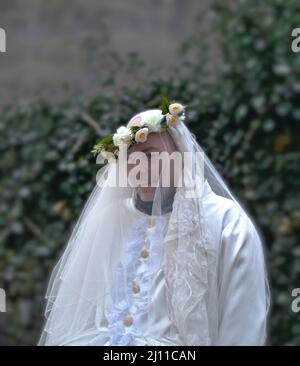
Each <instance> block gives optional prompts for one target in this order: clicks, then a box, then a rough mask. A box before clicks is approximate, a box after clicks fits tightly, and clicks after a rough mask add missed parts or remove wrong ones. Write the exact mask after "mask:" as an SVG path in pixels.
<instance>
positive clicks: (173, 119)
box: [167, 113, 178, 126]
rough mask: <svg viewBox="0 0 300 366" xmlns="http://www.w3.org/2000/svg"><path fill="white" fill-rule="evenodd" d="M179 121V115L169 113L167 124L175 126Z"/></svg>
mask: <svg viewBox="0 0 300 366" xmlns="http://www.w3.org/2000/svg"><path fill="white" fill-rule="evenodd" d="M177 121H178V116H176V115H175V114H170V113H168V114H167V124H168V126H174V125H176V123H177Z"/></svg>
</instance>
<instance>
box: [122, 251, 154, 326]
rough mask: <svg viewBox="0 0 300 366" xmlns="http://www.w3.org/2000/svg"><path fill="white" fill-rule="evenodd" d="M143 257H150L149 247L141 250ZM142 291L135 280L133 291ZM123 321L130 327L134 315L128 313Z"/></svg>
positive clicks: (135, 292)
mask: <svg viewBox="0 0 300 366" xmlns="http://www.w3.org/2000/svg"><path fill="white" fill-rule="evenodd" d="M141 257H142V258H144V259H147V258H148V257H149V250H148V249H147V248H145V247H144V248H143V249H142V251H141ZM140 291H141V288H140V285H139V284H138V283H137V282H133V284H132V292H133V293H134V294H138V293H139V292H140ZM123 323H124V325H125V326H126V327H130V326H131V325H132V324H133V316H132V315H130V314H128V315H126V316H125V317H124V319H123Z"/></svg>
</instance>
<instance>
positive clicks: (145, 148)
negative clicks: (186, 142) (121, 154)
mask: <svg viewBox="0 0 300 366" xmlns="http://www.w3.org/2000/svg"><path fill="white" fill-rule="evenodd" d="M175 150H176V149H175V145H174V142H173V140H172V138H171V137H170V135H169V134H168V133H167V132H161V133H159V132H152V133H150V134H149V135H148V138H147V141H145V142H142V143H137V144H135V145H133V146H132V147H131V148H130V149H129V151H128V156H129V157H130V155H131V154H132V153H134V152H143V153H144V154H145V156H146V158H147V161H148V164H147V166H145V167H143V166H142V167H141V166H140V168H141V174H144V177H146V178H148V182H146V183H147V184H142V185H139V186H138V187H137V192H138V194H139V196H140V198H141V199H142V200H143V201H153V199H154V196H155V190H156V187H155V186H153V182H154V181H158V177H157V173H158V175H159V176H160V175H161V172H162V163H161V161H157V162H156V163H154V164H153V160H152V163H151V153H152V152H156V153H159V154H160V153H162V152H166V153H168V154H172V152H174V151H175ZM154 162H155V160H154ZM139 164H140V162H139V161H137V162H136V164H128V173H129V172H130V171H131V169H133V168H134V167H135V166H136V165H139ZM157 165H158V166H157ZM143 168H144V169H143ZM152 168H153V170H152ZM145 173H146V174H145ZM170 176H171V181H170V185H171V186H172V188H173V176H174V166H173V164H170ZM151 178H152V186H151ZM142 180H144V179H142ZM145 185H146V186H145Z"/></svg>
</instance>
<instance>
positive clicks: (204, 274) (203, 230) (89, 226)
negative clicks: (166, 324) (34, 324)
mask: <svg viewBox="0 0 300 366" xmlns="http://www.w3.org/2000/svg"><path fill="white" fill-rule="evenodd" d="M158 113H159V114H161V111H160V110H147V111H144V112H142V113H140V114H139V115H142V116H143V117H145V116H146V117H147V116H151V115H155V114H156V115H157V114H158ZM166 133H167V134H169V136H171V139H172V141H173V142H174V144H175V146H176V150H177V151H179V152H180V153H184V152H190V153H192V156H193V163H192V169H191V171H190V178H191V179H193V181H194V182H196V183H197V182H198V183H197V184H196V188H195V187H194V189H193V192H195V189H196V191H197V192H198V193H199V194H198V195H191V196H189V194H188V191H189V189H190V188H189V187H187V186H186V184H183V186H182V187H177V188H176V193H175V195H174V198H173V202H172V210H171V214H170V220H169V223H168V227H167V230H166V235H165V252H164V256H163V258H161V259H160V261H161V263H160V264H161V266H162V267H163V268H164V272H165V274H166V284H167V300H168V309H169V314H170V317H171V318H172V320H173V322H174V323H175V324H176V326H177V328H178V330H179V333H180V336H181V340H182V344H183V345H190V346H191V345H211V344H213V343H214V340H215V338H216V334H217V327H218V318H217V314H218V311H217V305H218V303H217V302H218V294H217V268H218V256H217V248H216V243H214V242H213V240H212V238H211V235H210V232H209V230H208V225H207V224H206V217H205V212H203V209H202V200H201V197H202V189H203V183H204V182H207V183H208V184H209V186H210V187H211V188H212V190H213V191H214V192H215V193H216V194H217V195H220V196H223V197H225V198H228V199H230V200H232V201H233V202H234V203H235V204H236V205H237V207H239V209H240V210H243V208H242V207H241V205H240V204H239V202H238V201H237V200H236V199H235V198H234V196H233V195H232V194H231V192H230V190H229V189H228V187H227V186H226V184H225V183H224V181H223V179H222V178H221V177H220V175H219V174H218V172H217V171H216V169H215V168H214V167H213V165H212V163H211V162H210V161H209V159H208V158H207V156H206V155H205V153H204V152H203V150H202V148H201V146H200V145H199V144H198V143H197V142H196V140H195V139H194V137H193V136H192V134H191V133H190V131H189V130H188V128H187V127H186V125H185V124H184V123H183V122H182V121H181V122H179V123H178V124H176V125H174V126H172V127H170V128H169V129H168V131H167V132H166ZM164 143H165V140H164V139H163V138H162V144H164ZM197 153H200V155H199V156H201V157H202V159H203V168H204V170H203V172H204V181H203V180H201V179H199V181H198V180H197V179H198V178H197V176H196V179H195V171H196V169H195V165H196V161H197V156H198V155H197ZM118 165H119V162H118V161H113V162H110V163H109V164H108V165H107V166H106V167H105V169H103V170H102V172H101V175H100V177H98V184H97V185H96V186H95V188H94V190H93V192H92V193H91V195H90V197H89V199H88V201H87V203H86V205H85V207H84V209H83V211H82V213H81V216H80V218H79V220H78V222H77V224H76V226H75V227H74V229H73V232H72V235H71V237H70V239H69V241H68V243H67V246H66V248H65V250H64V253H63V255H62V256H61V258H60V260H59V262H58V263H57V265H56V266H55V268H54V270H53V273H52V275H51V278H50V283H49V286H48V289H47V293H46V298H47V306H46V311H45V315H46V323H45V326H44V330H43V332H42V336H41V338H40V341H39V345H67V344H70V343H72V342H75V343H76V340H77V339H79V338H80V337H82V335H84V336H85V337H87V339H91V338H93V337H96V336H97V334H98V333H99V332H100V331H101V329H103V326H105V325H107V315H108V314H109V312H110V311H111V309H112V307H113V306H114V303H115V302H116V299H117V298H118V297H120V296H124V297H125V298H126V296H127V295H126V292H124V293H122V294H120V293H117V292H116V286H115V281H116V278H117V277H118V278H119V281H120V275H121V281H124V284H125V283H126V278H127V273H126V271H127V269H126V268H125V267H122V266H121V267H120V258H121V255H122V252H123V251H124V250H125V249H126V248H125V246H126V243H127V237H128V228H129V227H130V225H131V222H130V219H129V218H128V217H126V215H125V216H124V215H123V211H122V210H121V209H120V207H121V205H122V202H124V200H125V199H128V198H129V199H130V198H134V197H135V189H134V188H131V187H120V186H119V187H113V186H112V185H113V184H112V181H113V180H114V179H115V177H116V176H117V172H118ZM165 192H166V191H165V189H164V188H161V187H157V188H156V193H155V198H154V201H153V204H152V215H153V216H155V217H160V215H161V213H162V211H163V210H164V195H165ZM157 222H158V224H159V221H157ZM262 276H264V278H265V283H266V292H265V302H266V309H267V308H268V307H269V290H268V279H267V271H266V269H265V268H264V269H263V272H262ZM118 289H119V290H118V291H120V287H119V288H118ZM208 289H209V291H208ZM249 301H251V299H249ZM199 330H200V331H199ZM124 344H126V343H124Z"/></svg>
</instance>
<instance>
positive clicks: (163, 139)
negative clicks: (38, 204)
mask: <svg viewBox="0 0 300 366" xmlns="http://www.w3.org/2000/svg"><path fill="white" fill-rule="evenodd" d="M184 118H185V113H184V106H182V105H181V104H179V103H172V104H170V103H168V102H165V104H164V105H163V106H162V109H161V110H156V109H154V110H147V111H144V112H142V113H139V114H138V115H136V116H134V117H133V118H132V119H131V120H130V121H129V123H128V124H127V126H124V127H120V128H119V129H118V130H117V132H116V133H115V134H113V135H111V136H108V137H107V138H105V139H104V140H102V141H101V142H100V143H99V144H98V145H97V146H96V149H95V152H96V153H100V154H102V155H103V156H105V159H107V160H108V161H109V164H108V165H107V166H106V167H105V169H104V170H103V171H101V174H99V176H98V185H97V187H96V188H95V190H94V192H93V193H92V195H91V197H90V199H89V201H88V203H87V205H86V207H85V209H84V211H83V213H82V215H81V217H80V219H79V221H78V223H77V225H76V227H75V229H74V231H73V234H72V236H71V238H70V240H69V243H68V246H67V248H66V250H65V252H64V254H63V256H62V258H61V259H60V262H59V263H58V265H57V266H56V268H55V270H54V272H53V274H52V278H51V281H50V285H49V289H48V294H47V296H48V299H49V301H48V307H47V310H46V315H47V323H46V325H45V329H44V332H43V334H42V338H41V341H40V344H45V345H111V346H112V345H150V346H159V345H176V346H183V345H190V346H192V345H263V344H265V342H266V326H267V314H268V308H269V288H268V282H267V273H266V269H265V263H264V254H263V248H262V244H261V240H260V238H259V235H258V233H257V231H256V229H255V227H254V225H253V223H252V222H251V220H250V218H249V217H248V215H247V214H246V212H245V211H244V209H243V208H242V207H241V205H240V204H239V203H238V202H237V201H236V200H235V198H234V197H233V196H232V194H231V193H230V191H229V190H228V188H227V187H226V185H225V183H224V182H223V180H222V178H221V177H220V176H219V174H218V173H217V172H216V170H215V169H214V167H213V166H212V164H211V163H210V162H209V160H208V158H207V157H206V155H205V154H204V152H203V151H202V149H201V147H200V146H199V144H198V143H197V142H196V141H195V139H194V138H193V136H192V135H191V133H190V132H189V130H188V129H187V127H186V126H185V124H184ZM124 147H125V152H126V153H127V152H128V155H126V154H125V155H124V154H123V153H124ZM124 156H125V158H124ZM127 159H128V160H127ZM124 177H126V180H127V182H128V183H129V184H128V185H126V184H124V183H126V182H124Z"/></svg>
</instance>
